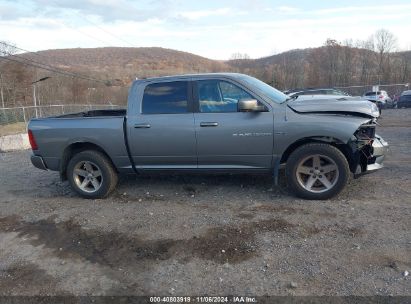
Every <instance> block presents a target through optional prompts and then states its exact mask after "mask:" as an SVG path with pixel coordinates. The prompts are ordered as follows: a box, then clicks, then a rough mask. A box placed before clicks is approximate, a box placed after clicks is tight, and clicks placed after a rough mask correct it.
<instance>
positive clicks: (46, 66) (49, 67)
mask: <svg viewBox="0 0 411 304" xmlns="http://www.w3.org/2000/svg"><path fill="white" fill-rule="evenodd" d="M0 43H2V44H3V45H7V46H10V47H14V48H16V49H19V50H23V51H26V52H29V53H32V54H37V53H34V52H31V51H28V50H25V49H22V48H19V47H17V46H13V45H10V44H8V43H6V42H0ZM3 53H5V54H7V55H9V56H14V57H17V58H19V59H23V60H25V61H29V62H32V63H34V64H27V63H24V62H21V61H18V60H12V59H10V58H5V57H0V58H1V59H6V60H8V59H10V60H11V61H15V62H19V63H21V64H26V65H31V66H34V67H36V68H40V69H45V70H48V71H51V72H55V73H59V74H62V75H65V76H70V77H77V78H81V79H85V80H91V81H95V82H102V83H107V82H106V81H104V80H102V79H97V78H93V77H90V76H87V75H83V74H80V73H74V72H68V71H64V70H61V69H58V68H56V67H55V66H52V65H49V64H45V63H42V62H39V61H35V60H33V59H29V58H25V57H21V56H19V55H16V54H12V53H10V52H6V51H3ZM37 55H39V54H37ZM39 56H40V55H39ZM40 57H44V58H46V57H45V56H40Z"/></svg>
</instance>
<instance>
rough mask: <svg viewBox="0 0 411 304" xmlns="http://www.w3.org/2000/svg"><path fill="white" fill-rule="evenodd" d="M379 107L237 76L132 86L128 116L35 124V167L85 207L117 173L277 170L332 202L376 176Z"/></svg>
mask: <svg viewBox="0 0 411 304" xmlns="http://www.w3.org/2000/svg"><path fill="white" fill-rule="evenodd" d="M378 116H379V113H378V109H377V107H376V106H375V105H374V104H373V103H371V102H369V101H365V100H359V99H355V98H350V97H347V98H343V100H341V99H329V100H324V99H323V100H304V101H300V102H299V101H298V99H296V100H295V99H292V98H290V97H289V96H287V95H285V94H283V93H281V92H280V91H278V90H276V89H274V88H273V87H271V86H269V85H267V84H265V83H263V82H261V81H259V80H258V79H256V78H253V77H250V76H247V75H243V74H230V73H222V74H199V75H182V76H171V77H161V78H152V79H142V80H136V81H134V83H133V85H132V87H131V89H130V91H129V97H128V107H127V110H101V111H88V112H82V113H76V114H68V115H62V116H57V117H49V118H40V119H33V120H31V121H30V124H29V126H28V133H29V139H30V143H31V146H32V150H33V154H32V156H31V161H32V163H33V165H34V166H36V167H37V168H40V169H44V170H47V169H48V170H53V171H59V172H60V175H61V177H62V178H63V179H68V180H69V182H70V184H71V186H72V187H73V189H74V190H75V191H76V192H77V193H79V194H80V195H81V196H83V197H85V198H104V197H106V196H107V195H109V193H110V192H111V191H113V189H114V188H115V187H116V184H117V175H118V174H119V173H137V174H140V173H144V172H149V171H163V172H164V171H168V172H170V173H176V172H193V171H194V172H204V173H215V172H225V173H235V172H242V173H244V172H250V173H262V172H264V173H269V174H273V176H274V179H275V182H276V183H277V181H278V171H279V169H280V167H281V165H283V164H285V170H286V177H287V183H288V187H289V188H290V189H291V190H292V191H293V192H294V193H295V194H296V195H297V196H300V197H302V198H306V199H327V198H330V197H332V196H334V195H336V194H338V193H339V192H340V191H341V190H342V189H343V188H344V187H345V185H346V183H347V180H348V178H349V177H350V176H351V175H354V176H359V175H361V174H363V173H366V172H371V171H374V170H376V169H379V168H381V167H382V161H383V159H384V154H385V152H386V150H387V147H388V145H387V143H386V142H385V141H384V140H383V139H382V138H381V137H379V136H378V135H376V134H375V127H376V120H377V117H378Z"/></svg>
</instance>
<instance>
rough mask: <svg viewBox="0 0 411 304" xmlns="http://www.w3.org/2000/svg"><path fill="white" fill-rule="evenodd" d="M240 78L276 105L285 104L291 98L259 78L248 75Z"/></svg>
mask: <svg viewBox="0 0 411 304" xmlns="http://www.w3.org/2000/svg"><path fill="white" fill-rule="evenodd" d="M239 78H240V79H241V80H242V81H244V82H245V83H247V84H250V85H252V86H253V87H255V88H257V90H259V91H261V92H262V93H263V94H264V95H265V96H267V97H268V98H270V99H271V100H272V101H274V102H276V103H283V102H284V101H286V100H287V99H288V98H289V96H287V95H285V94H284V93H283V92H280V91H278V90H277V89H274V88H273V87H272V86H270V85H268V84H266V83H265V82H262V81H260V80H258V79H257V78H254V77H251V76H247V75H241V76H240V77H239Z"/></svg>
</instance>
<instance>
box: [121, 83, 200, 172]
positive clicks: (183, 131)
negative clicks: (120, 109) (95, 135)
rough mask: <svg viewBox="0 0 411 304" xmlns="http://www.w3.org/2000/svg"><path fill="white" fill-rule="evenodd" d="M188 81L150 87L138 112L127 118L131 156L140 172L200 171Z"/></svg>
mask: <svg viewBox="0 0 411 304" xmlns="http://www.w3.org/2000/svg"><path fill="white" fill-rule="evenodd" d="M191 92H192V90H191V86H190V83H189V82H188V81H172V82H160V83H152V84H148V85H147V86H146V87H145V89H144V95H143V98H142V104H141V107H140V109H137V110H136V112H137V113H132V114H131V115H130V114H129V116H128V135H129V137H128V138H129V146H130V153H131V155H132V158H133V160H134V163H135V165H136V168H137V169H162V170H164V169H174V168H182V169H184V168H187V169H192V168H197V155H196V137H195V131H194V114H193V113H192V111H191V107H190V100H191V95H192V94H191Z"/></svg>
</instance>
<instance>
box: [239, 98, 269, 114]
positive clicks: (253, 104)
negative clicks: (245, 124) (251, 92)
mask: <svg viewBox="0 0 411 304" xmlns="http://www.w3.org/2000/svg"><path fill="white" fill-rule="evenodd" d="M238 111H239V112H265V111H266V108H265V107H264V106H263V105H259V104H258V101H257V100H256V99H248V100H239V101H238Z"/></svg>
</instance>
